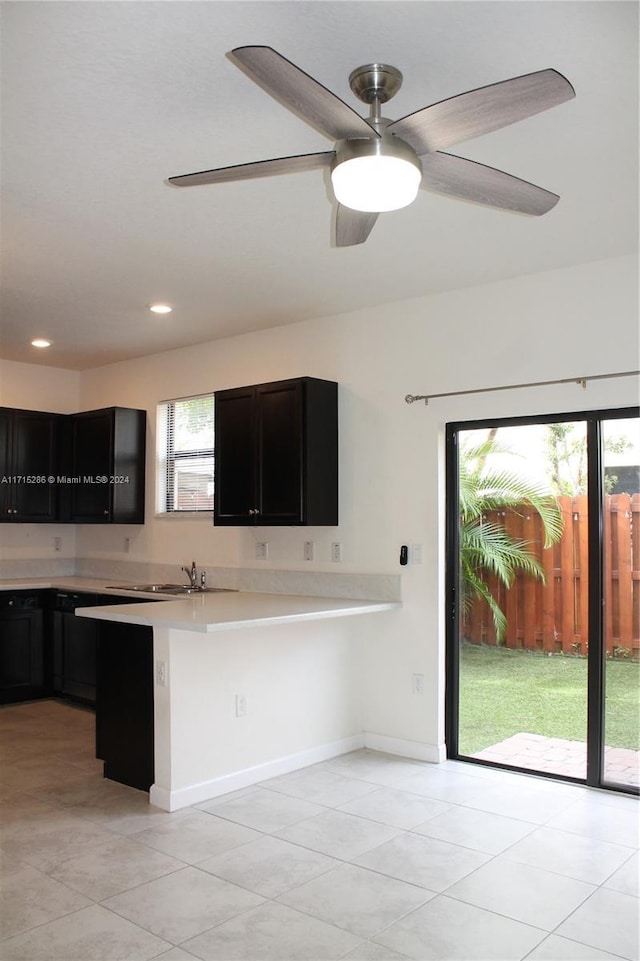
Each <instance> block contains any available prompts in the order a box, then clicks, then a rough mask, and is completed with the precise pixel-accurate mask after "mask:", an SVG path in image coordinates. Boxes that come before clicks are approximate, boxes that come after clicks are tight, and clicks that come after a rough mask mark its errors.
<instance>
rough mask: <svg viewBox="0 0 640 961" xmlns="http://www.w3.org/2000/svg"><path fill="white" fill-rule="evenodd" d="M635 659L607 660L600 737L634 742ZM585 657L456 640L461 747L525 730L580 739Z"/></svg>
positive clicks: (638, 713) (638, 667) (639, 679)
mask: <svg viewBox="0 0 640 961" xmlns="http://www.w3.org/2000/svg"><path fill="white" fill-rule="evenodd" d="M639 685H640V663H638V662H637V661H624V660H615V661H614V660H612V661H607V665H606V693H607V706H606V716H605V725H606V726H605V730H606V736H605V742H606V744H607V746H609V747H626V748H632V749H634V750H638V747H639V743H638V741H639V732H640V687H639ZM586 692H587V660H586V658H583V657H562V656H549V655H546V654H534V653H530V652H528V651H513V650H505V649H503V648H495V647H488V646H484V647H481V646H476V645H473V644H463V645H462V646H461V650H460V719H459V725H460V734H459V749H460V753H461V754H467V755H469V754H474V753H475V752H476V751H481V750H482V749H483V748H486V747H490V746H491V745H492V744H497V743H499V742H500V741H504V740H505V739H506V738H508V737H511V736H512V735H513V734H518V733H520V732H527V733H529V734H543V735H545V736H546V737H559V738H566V739H567V740H571V741H585V740H586V732H587V693H586Z"/></svg>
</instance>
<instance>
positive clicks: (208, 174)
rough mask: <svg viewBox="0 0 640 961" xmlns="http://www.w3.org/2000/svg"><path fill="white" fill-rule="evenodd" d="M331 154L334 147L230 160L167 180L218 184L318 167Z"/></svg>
mask: <svg viewBox="0 0 640 961" xmlns="http://www.w3.org/2000/svg"><path fill="white" fill-rule="evenodd" d="M334 157H335V151H334V150H324V151H323V152H322V153H304V154H298V155H297V156H294V157H275V158H274V159H273V160H256V161H254V162H253V163H247V164H234V166H232V167H218V168H217V169H215V170H201V171H200V172H199V173H193V174H182V175H180V176H178V177H169V179H168V180H167V183H168V184H170V185H171V186H172V187H197V186H198V185H200V184H220V183H226V182H229V181H231V180H251V179H252V178H253V177H274V176H277V175H278V174H294V173H301V172H303V171H305V170H315V169H316V168H318V167H328V166H329V165H330V164H331V163H332V161H333V158H334Z"/></svg>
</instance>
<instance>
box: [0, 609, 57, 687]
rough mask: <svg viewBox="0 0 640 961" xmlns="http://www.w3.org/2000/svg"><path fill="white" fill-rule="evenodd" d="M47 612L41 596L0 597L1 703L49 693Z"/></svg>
mask: <svg viewBox="0 0 640 961" xmlns="http://www.w3.org/2000/svg"><path fill="white" fill-rule="evenodd" d="M44 647H45V644H44V610H43V604H42V600H41V598H40V596H39V595H38V594H28V593H27V594H21V593H16V594H9V593H7V594H3V595H2V596H0V703H2V704H8V703H12V702H15V701H26V700H30V699H31V698H37V697H43V696H44V695H45V694H46V686H45V682H46V672H45V651H44Z"/></svg>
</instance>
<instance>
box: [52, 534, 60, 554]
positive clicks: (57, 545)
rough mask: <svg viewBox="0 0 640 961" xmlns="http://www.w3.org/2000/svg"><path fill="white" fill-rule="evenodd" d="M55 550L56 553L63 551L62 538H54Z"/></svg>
mask: <svg viewBox="0 0 640 961" xmlns="http://www.w3.org/2000/svg"><path fill="white" fill-rule="evenodd" d="M53 549H54V551H61V550H62V538H61V537H54V538H53Z"/></svg>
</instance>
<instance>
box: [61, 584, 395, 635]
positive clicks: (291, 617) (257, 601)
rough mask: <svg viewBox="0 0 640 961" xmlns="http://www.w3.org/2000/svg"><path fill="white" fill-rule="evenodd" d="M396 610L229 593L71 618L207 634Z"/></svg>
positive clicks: (377, 604)
mask: <svg viewBox="0 0 640 961" xmlns="http://www.w3.org/2000/svg"><path fill="white" fill-rule="evenodd" d="M399 606H400V605H399V604H396V603H389V602H387V601H356V600H349V599H348V598H346V599H345V598H344V597H307V596H305V595H299V594H250V593H248V592H245V591H230V592H229V593H220V594H199V595H191V596H190V597H184V598H183V597H181V598H179V599H178V600H171V601H163V602H162V603H157V602H154V603H151V604H149V603H142V604H116V605H113V606H109V607H89V608H84V609H82V608H80V609H78V610H76V614H78V615H79V616H80V617H93V618H96V619H99V620H105V621H122V622H123V623H125V624H144V625H147V626H149V627H164V628H173V629H177V630H182V631H204V632H206V633H209V632H212V631H228V630H232V629H235V628H243V627H259V626H261V625H265V624H285V623H287V622H289V621H315V620H318V619H320V618H325V617H345V616H347V615H349V614H371V613H374V612H375V611H390V610H393V609H394V608H396V607H399Z"/></svg>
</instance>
